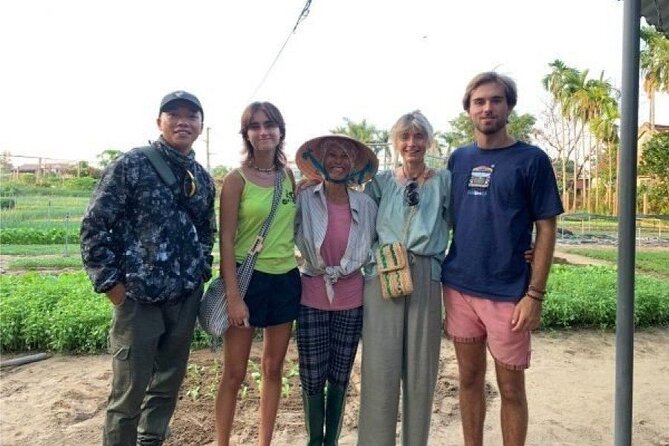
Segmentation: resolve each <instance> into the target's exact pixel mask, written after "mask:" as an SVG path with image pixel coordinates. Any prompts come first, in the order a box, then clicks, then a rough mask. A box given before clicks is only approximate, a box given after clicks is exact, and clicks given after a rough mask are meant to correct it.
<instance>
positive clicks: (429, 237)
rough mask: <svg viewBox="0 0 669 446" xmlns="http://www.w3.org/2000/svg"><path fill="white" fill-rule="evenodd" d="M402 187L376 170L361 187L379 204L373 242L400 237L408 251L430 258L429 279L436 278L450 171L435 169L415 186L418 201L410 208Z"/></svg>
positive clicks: (445, 227) (441, 257) (444, 234)
mask: <svg viewBox="0 0 669 446" xmlns="http://www.w3.org/2000/svg"><path fill="white" fill-rule="evenodd" d="M404 189H405V185H404V184H400V183H399V182H398V181H397V180H396V179H395V177H394V176H393V172H392V171H390V170H386V171H382V172H379V173H378V174H377V175H376V176H375V177H374V178H373V179H372V180H371V181H370V182H368V183H367V185H366V186H365V193H367V194H368V195H369V196H370V197H372V199H374V201H376V203H377V204H378V205H379V210H378V213H377V217H376V233H377V236H378V240H377V243H378V244H385V243H392V242H395V241H397V240H400V241H403V242H404V244H405V246H406V247H407V250H408V251H409V252H410V253H413V254H415V255H419V256H426V257H432V259H433V262H432V280H440V279H441V262H442V261H443V260H444V256H445V253H446V248H447V246H448V237H449V232H448V231H449V226H448V224H449V212H450V211H449V204H450V195H451V173H450V172H449V171H448V170H447V169H442V170H438V171H436V173H435V175H433V176H432V177H430V178H429V179H428V180H427V181H425V182H424V183H423V184H421V185H420V186H419V187H418V195H419V197H420V198H419V200H420V201H419V203H418V204H417V205H416V206H412V207H410V206H408V205H407V204H406V203H405V202H404ZM376 246H377V245H375V246H374V247H375V248H376ZM373 267H374V265H373V264H372V265H370V267H368V268H366V269H365V273H366V274H375V268H373Z"/></svg>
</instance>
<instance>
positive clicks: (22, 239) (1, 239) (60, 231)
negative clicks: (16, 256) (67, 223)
mask: <svg viewBox="0 0 669 446" xmlns="http://www.w3.org/2000/svg"><path fill="white" fill-rule="evenodd" d="M66 241H67V242H68V243H78V242H79V228H78V227H70V228H67V229H64V228H49V229H39V228H5V229H3V230H2V231H0V244H3V245H4V244H16V245H56V244H63V243H65V242H66Z"/></svg>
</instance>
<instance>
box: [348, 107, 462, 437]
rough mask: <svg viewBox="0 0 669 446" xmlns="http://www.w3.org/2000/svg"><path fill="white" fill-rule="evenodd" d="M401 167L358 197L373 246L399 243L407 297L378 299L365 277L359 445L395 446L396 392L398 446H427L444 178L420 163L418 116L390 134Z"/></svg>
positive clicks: (423, 134) (426, 126) (446, 191)
mask: <svg viewBox="0 0 669 446" xmlns="http://www.w3.org/2000/svg"><path fill="white" fill-rule="evenodd" d="M390 138H391V142H392V144H393V148H394V150H395V152H396V154H397V155H399V157H400V158H401V160H402V165H401V166H400V167H398V168H396V169H394V170H390V171H383V172H379V173H378V174H377V175H376V177H375V178H374V179H373V180H372V181H370V182H369V183H367V186H366V188H365V192H366V193H367V194H368V195H369V196H371V197H372V198H373V199H374V201H376V202H377V203H378V205H379V210H378V215H377V220H376V232H377V235H378V243H379V244H386V243H392V242H395V241H398V240H399V241H402V242H404V245H405V246H406V248H407V251H408V256H409V261H410V263H411V275H412V280H413V286H414V290H413V293H412V294H410V295H409V296H405V297H398V298H391V299H384V298H383V297H382V293H381V287H380V282H379V277H378V276H377V275H376V272H375V270H374V268H373V267H372V268H370V271H368V273H369V274H366V277H365V288H364V302H363V308H364V312H363V328H362V382H361V401H360V414H359V417H360V418H359V424H358V434H359V437H358V444H359V445H364V446H366V445H375V446H388V445H394V444H395V436H396V433H395V428H396V421H397V414H398V406H399V399H400V385H401V389H402V392H401V394H402V417H401V418H402V429H401V430H402V445H405V446H409V445H411V446H420V445H426V444H427V440H428V434H429V428H430V418H431V415H432V401H433V395H434V388H435V384H436V380H437V371H438V367H439V352H440V347H441V327H442V319H441V285H440V274H441V262H442V260H443V259H444V253H445V251H446V246H447V244H448V214H449V208H448V206H449V199H450V187H451V184H450V182H451V176H450V172H449V171H448V170H446V169H441V170H434V169H431V168H430V167H428V166H427V165H426V164H425V154H426V152H427V150H428V149H429V148H430V146H431V145H432V142H433V131H432V126H431V125H430V123H429V122H428V120H427V119H426V118H425V116H423V114H422V113H421V112H419V111H414V112H411V113H407V114H405V115H403V116H402V117H400V119H399V120H398V121H397V122H396V123H395V125H394V126H393V127H392V129H391V132H390Z"/></svg>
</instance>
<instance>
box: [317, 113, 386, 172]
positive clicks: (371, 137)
mask: <svg viewBox="0 0 669 446" xmlns="http://www.w3.org/2000/svg"><path fill="white" fill-rule="evenodd" d="M344 123H345V125H343V126H339V127H336V128H334V129H332V130H330V132H332V133H334V134H337V135H346V136H350V137H351V138H354V139H357V140H358V141H361V142H364V143H365V144H367V145H368V146H369V147H370V148H371V149H372V150H374V153H376V155H377V156H379V152H383V159H382V160H381V164H382V165H389V164H390V160H391V159H392V154H391V152H390V147H389V144H388V139H389V133H388V131H387V130H379V129H377V128H376V127H375V126H374V125H372V124H369V123H367V120H366V119H363V120H362V121H360V122H356V121H353V120H352V119H349V118H344ZM379 158H381V157H379Z"/></svg>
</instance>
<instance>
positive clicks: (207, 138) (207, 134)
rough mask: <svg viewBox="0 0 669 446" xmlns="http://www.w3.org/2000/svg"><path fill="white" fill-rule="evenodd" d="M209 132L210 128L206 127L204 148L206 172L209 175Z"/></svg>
mask: <svg viewBox="0 0 669 446" xmlns="http://www.w3.org/2000/svg"><path fill="white" fill-rule="evenodd" d="M210 130H211V127H207V131H206V133H205V137H204V138H205V139H204V143H205V147H206V150H207V172H209V173H211V166H210V165H209V131H210Z"/></svg>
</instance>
